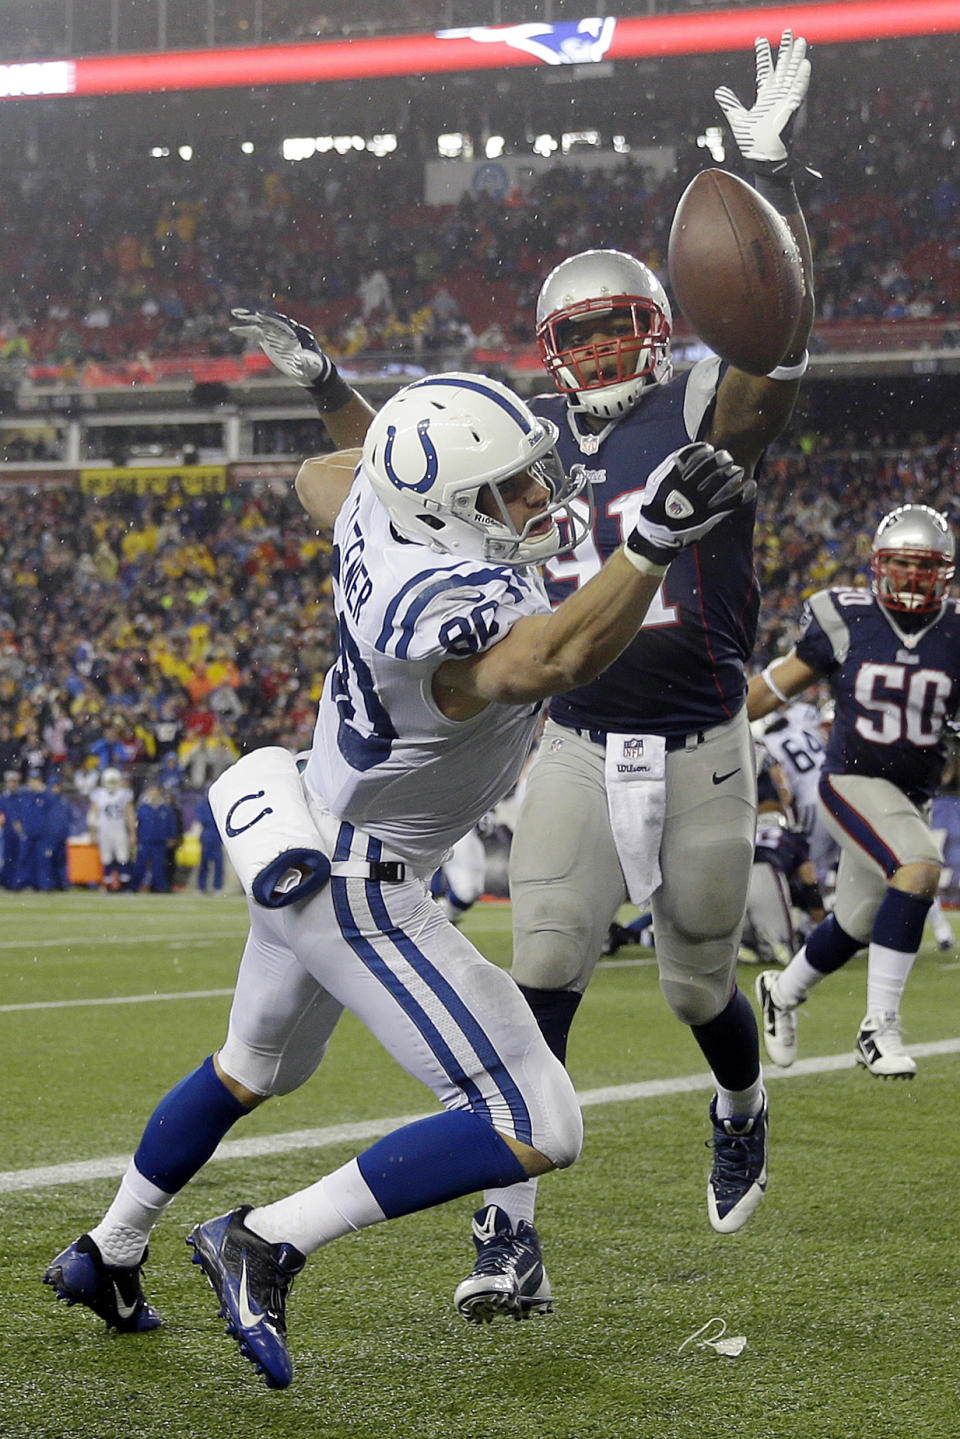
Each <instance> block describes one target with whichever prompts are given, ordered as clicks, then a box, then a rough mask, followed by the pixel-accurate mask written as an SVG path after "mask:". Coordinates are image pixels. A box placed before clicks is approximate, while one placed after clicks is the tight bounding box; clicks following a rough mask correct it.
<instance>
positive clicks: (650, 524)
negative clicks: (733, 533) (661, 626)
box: [626, 441, 757, 565]
mask: <svg viewBox="0 0 960 1439" xmlns="http://www.w3.org/2000/svg"><path fill="white" fill-rule="evenodd" d="M756 493H757V484H756V481H755V480H746V479H744V475H743V470H742V469H741V467H740V466H739V465H737V464H734V462H733V459H732V457H731V456H730V454H729V453H728V451H727V450H715V449H714V448H713V446H712V445H708V444H706V443H705V442H703V441H697V442H695V443H694V444H690V445H684V446H683V447H682V448H681V449H679V450H675V451H674V453H673V454H672V455H668V456H667V458H666V459H665V460H664V461H663V463H662V464H660V465H658V466H657V468H656V469H655V470H654V471H653V473H652V474H651V475H650V477H649V479H648V480H647V483H646V486H645V487H644V491H643V499H642V500H641V502H640V517H639V519H638V520H637V523H636V526H635V527H634V528H633V529H632V530H631V531H630V533H629V535H628V536H627V539H626V547H627V549H628V550H630V551H631V552H632V553H633V554H635V555H640V556H642V557H643V558H644V559H645V560H647V561H649V562H650V563H651V564H653V565H668V564H669V563H670V561H671V560H672V559H674V558H675V557H676V556H677V555H678V554H679V553H680V551H681V550H685V549H686V548H687V546H688V545H692V544H695V543H696V541H697V540H702V539H703V537H704V535H707V534H709V533H710V531H711V530H712V529H713V527H714V525H718V524H719V523H720V521H721V520H722V519H723V518H724V516H726V515H729V514H731V513H732V512H733V511H734V510H738V509H740V507H741V505H746V504H749V503H750V501H751V500H752V499H753V497H754V495H755V494H756Z"/></svg>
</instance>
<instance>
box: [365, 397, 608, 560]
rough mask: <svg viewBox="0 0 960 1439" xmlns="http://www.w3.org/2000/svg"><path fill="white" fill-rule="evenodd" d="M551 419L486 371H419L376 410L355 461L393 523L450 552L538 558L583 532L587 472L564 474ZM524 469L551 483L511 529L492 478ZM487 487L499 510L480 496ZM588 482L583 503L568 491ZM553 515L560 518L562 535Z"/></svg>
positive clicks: (562, 549)
mask: <svg viewBox="0 0 960 1439" xmlns="http://www.w3.org/2000/svg"><path fill="white" fill-rule="evenodd" d="M556 440H557V427H556V425H554V424H553V423H552V422H551V421H550V420H540V419H538V418H537V416H536V415H534V414H532V412H531V411H530V410H529V409H528V408H527V406H526V405H525V404H524V403H523V401H522V400H521V399H519V397H518V396H517V395H515V394H514V393H513V391H512V390H509V389H507V387H506V385H501V384H500V383H499V382H498V381H497V380H490V379H488V378H487V377H486V376H485V375H465V374H456V373H451V374H445V375H433V376H431V377H430V378H429V379H426V380H416V381H414V383H413V384H412V385H407V386H406V387H405V388H404V389H402V390H399V391H398V392H397V393H396V394H395V395H393V396H392V397H391V398H390V399H389V400H388V401H387V402H386V404H385V405H384V406H383V408H382V409H381V410H380V411H379V413H378V414H377V415H375V416H374V418H373V421H372V423H371V425H370V428H369V430H368V431H367V436H366V439H365V441H364V445H363V460H362V466H363V470H364V472H365V473H366V475H367V477H368V479H369V480H370V483H371V485H372V486H373V488H374V490H375V491H376V494H377V496H378V498H379V499H380V500H381V502H382V503H383V504H384V506H385V507H386V509H387V510H388V512H389V514H390V518H391V520H392V521H393V524H394V526H395V528H396V529H397V530H398V531H399V532H400V534H401V535H403V536H405V537H406V538H407V539H413V540H419V541H420V543H421V544H428V545H431V546H432V547H433V548H435V549H438V550H443V551H444V552H445V553H447V554H452V555H456V556H458V557H460V556H462V557H463V558H464V559H479V560H485V561H487V562H488V563H491V564H497V565H511V566H519V565H529V564H539V563H540V562H541V561H542V560H547V559H551V558H552V557H553V556H554V555H559V554H565V553H566V551H567V550H571V549H573V547H574V546H575V545H578V544H579V543H580V541H581V540H582V539H583V538H584V537H585V535H586V534H587V533H588V531H589V528H590V524H591V522H592V518H593V516H592V497H591V495H590V489H589V486H588V485H587V480H586V473H585V471H584V470H583V468H582V467H581V466H575V467H574V470H573V472H572V473H571V474H570V475H567V474H566V472H565V471H564V468H563V465H562V463H561V461H560V456H559V455H558V454H557V450H556ZM527 471H530V472H531V473H532V474H533V475H534V476H535V477H536V479H537V480H539V481H540V482H541V483H542V484H543V485H544V486H545V487H546V488H547V490H548V491H549V495H550V498H549V501H548V503H547V505H546V507H545V508H544V509H542V510H538V511H537V513H536V514H535V515H532V516H531V518H530V519H529V520H527V521H526V522H525V523H524V525H523V527H522V529H520V530H517V528H516V526H515V525H514V523H513V521H512V520H511V518H510V514H509V511H508V509H507V505H506V503H505V501H504V499H503V497H502V495H501V493H500V489H499V486H500V485H502V484H503V483H504V482H505V481H507V480H510V479H512V478H513V477H514V476H516V475H522V474H525V473H526V472H527ZM485 487H489V490H490V493H491V495H492V497H493V501H494V504H495V507H496V509H497V511H498V512H499V513H498V514H497V515H496V516H494V515H490V514H487V513H485V511H484V510H483V509H482V508H480V505H479V503H478V501H479V499H480V492H481V490H483V489H484V488H485ZM583 491H586V496H587V501H588V503H587V508H586V510H585V511H584V512H583V513H577V512H576V511H574V510H572V509H571V508H570V501H571V500H572V499H574V498H575V497H576V496H577V495H579V494H581V493H582V492H583ZM557 517H559V518H561V519H563V520H564V521H565V522H566V530H567V533H566V535H565V536H564V535H563V534H562V533H561V531H560V529H559V528H558V526H557Z"/></svg>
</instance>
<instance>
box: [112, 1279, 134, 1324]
mask: <svg viewBox="0 0 960 1439" xmlns="http://www.w3.org/2000/svg"><path fill="white" fill-rule="evenodd" d="M113 1293H114V1298H115V1300H116V1304H117V1313H118V1314H119V1316H120V1318H121V1319H132V1318H133V1316H134V1314H136V1312H137V1301H136V1300H134V1301H133V1303H132V1304H126V1303H125V1302H124V1299H123V1295H122V1294H121V1293H120V1290H119V1289H118V1288H117V1286H116V1284H114V1286H113Z"/></svg>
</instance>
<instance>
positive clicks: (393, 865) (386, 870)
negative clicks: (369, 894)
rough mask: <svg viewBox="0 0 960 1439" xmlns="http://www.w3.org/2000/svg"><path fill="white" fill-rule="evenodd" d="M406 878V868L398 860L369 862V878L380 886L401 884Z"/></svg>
mask: <svg viewBox="0 0 960 1439" xmlns="http://www.w3.org/2000/svg"><path fill="white" fill-rule="evenodd" d="M406 877H407V866H406V865H405V864H402V863H401V861H400V860H398V859H379V860H376V861H371V864H370V878H371V879H375V880H379V882H380V883H381V884H402V883H403V881H404V880H405V879H406Z"/></svg>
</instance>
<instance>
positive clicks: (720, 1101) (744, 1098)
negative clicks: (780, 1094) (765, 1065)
mask: <svg viewBox="0 0 960 1439" xmlns="http://www.w3.org/2000/svg"><path fill="white" fill-rule="evenodd" d="M763 1098H764V1096H763V1071H762V1070H761V1072H760V1073H759V1074H758V1075H757V1078H756V1081H755V1082H754V1083H753V1084H751V1085H750V1087H749V1089H724V1088H723V1086H722V1085H720V1084H718V1085H717V1118H718V1119H749V1118H751V1117H752V1116H753V1115H755V1114H759V1113H760V1111H761V1109H762V1108H763Z"/></svg>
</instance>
